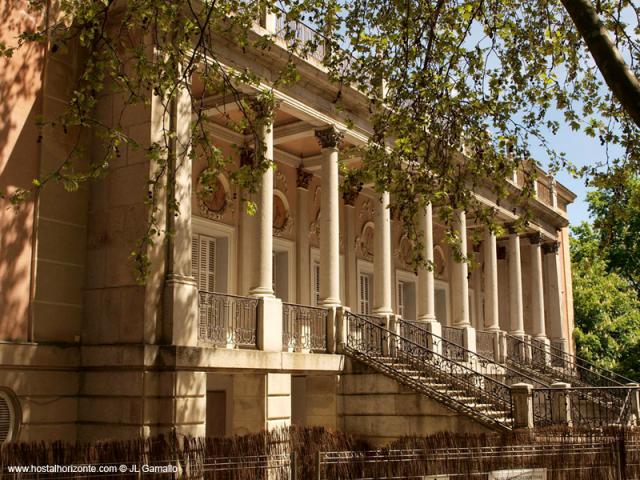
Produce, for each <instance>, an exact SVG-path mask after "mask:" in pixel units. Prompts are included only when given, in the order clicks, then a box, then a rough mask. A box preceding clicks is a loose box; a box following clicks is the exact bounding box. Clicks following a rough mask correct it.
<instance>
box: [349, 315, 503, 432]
mask: <svg viewBox="0 0 640 480" xmlns="http://www.w3.org/2000/svg"><path fill="white" fill-rule="evenodd" d="M345 323H346V325H345V328H346V341H345V345H344V351H345V353H346V354H347V355H349V356H350V357H352V358H354V359H355V360H358V361H360V362H362V363H364V364H366V365H368V366H369V367H371V368H373V369H374V370H376V371H378V372H380V373H382V374H384V375H387V376H389V377H390V378H393V379H394V380H396V381H397V382H398V383H400V384H402V385H404V386H405V387H407V388H410V389H411V390H413V391H415V392H417V393H420V394H422V395H425V396H427V397H430V398H432V399H434V400H436V401H438V402H440V403H442V404H443V405H444V406H446V407H447V408H450V409H451V410H453V411H456V412H458V413H461V414H463V415H467V416H469V417H471V418H473V419H474V420H476V421H478V422H479V423H481V424H483V425H485V426H487V427H489V428H491V429H493V430H498V431H505V430H511V429H512V426H513V405H512V398H511V389H510V387H509V386H508V385H506V384H504V383H502V382H501V381H499V380H497V379H495V378H492V377H491V376H488V375H485V374H483V373H481V372H480V371H478V370H477V369H474V368H471V367H470V366H468V365H465V364H464V363H462V362H457V361H455V360H451V359H449V358H446V357H445V356H443V355H440V354H438V353H436V352H435V351H433V350H430V349H428V348H426V347H425V346H423V345H419V344H418V343H416V342H414V341H412V340H410V339H408V338H405V337H404V336H401V335H399V334H398V333H395V332H393V331H391V330H389V329H387V328H386V327H385V326H383V325H381V324H380V319H379V318H377V317H371V316H364V315H356V314H353V313H350V312H346V314H345Z"/></svg>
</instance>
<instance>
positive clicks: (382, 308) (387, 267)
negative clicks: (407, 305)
mask: <svg viewBox="0 0 640 480" xmlns="http://www.w3.org/2000/svg"><path fill="white" fill-rule="evenodd" d="M373 270H374V273H373V280H374V282H373V283H374V287H373V311H374V313H376V314H389V313H392V311H393V310H392V309H391V289H392V288H393V285H392V284H391V212H390V211H389V192H383V193H382V194H381V195H380V198H379V201H378V202H376V220H375V235H374V245H373Z"/></svg>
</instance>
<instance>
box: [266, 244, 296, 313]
mask: <svg viewBox="0 0 640 480" xmlns="http://www.w3.org/2000/svg"><path fill="white" fill-rule="evenodd" d="M271 278H272V280H273V292H274V294H275V296H276V297H278V298H279V299H280V300H282V301H284V302H288V301H290V300H292V299H291V298H290V295H289V253H288V252H287V251H275V252H273V265H272V267H271Z"/></svg>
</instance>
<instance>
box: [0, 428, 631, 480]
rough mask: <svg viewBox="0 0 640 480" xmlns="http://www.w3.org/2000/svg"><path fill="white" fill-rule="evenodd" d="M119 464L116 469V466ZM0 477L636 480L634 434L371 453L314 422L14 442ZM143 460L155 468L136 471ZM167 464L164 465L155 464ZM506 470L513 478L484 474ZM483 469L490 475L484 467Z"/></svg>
mask: <svg viewBox="0 0 640 480" xmlns="http://www.w3.org/2000/svg"><path fill="white" fill-rule="evenodd" d="M32 465H35V466H52V465H61V466H71V465H75V466H101V467H105V466H112V467H113V468H114V469H115V470H114V471H112V472H102V473H86V472H85V473H83V472H75V473H74V472H64V473H25V472H23V473H10V472H9V468H10V467H11V468H15V467H16V466H32ZM123 465H124V466H125V467H126V469H127V470H126V471H120V468H121V466H123ZM0 466H1V472H2V473H1V474H0V478H2V479H5V478H6V479H25V480H26V479H49V478H55V479H58V480H59V479H84V478H104V479H141V478H145V479H156V478H157V479H178V478H185V479H216V480H258V479H259V480H285V479H286V480H301V479H304V480H307V479H311V480H317V479H320V480H323V479H326V480H329V479H331V480H333V479H345V480H347V479H350V480H356V479H362V480H364V479H391V478H396V479H398V478H403V479H404V478H419V479H424V478H451V479H454V478H455V479H467V478H468V479H492V478H538V477H531V476H526V477H523V476H521V475H522V472H526V471H530V470H532V469H543V470H544V471H545V472H546V477H543V478H547V479H549V480H565V479H567V480H569V479H577V480H582V479H585V480H586V479H589V480H609V479H612V480H613V479H615V480H618V479H624V480H627V479H628V480H631V479H637V478H640V431H638V430H622V429H599V430H591V431H581V430H576V429H573V430H569V429H539V430H535V431H528V432H514V433H509V434H484V435H474V434H448V433H443V434H438V435H431V436H427V437H406V438H402V439H400V440H397V441H395V442H393V443H391V444H389V445H388V446H387V447H385V448H382V449H377V450H374V449H372V447H371V445H368V444H367V443H366V442H364V441H361V440H358V439H357V438H355V437H354V436H351V435H347V434H344V433H340V432H331V431H328V430H325V429H323V428H298V427H291V428H289V429H281V430H275V431H271V432H261V433H257V434H251V435H246V436H241V437H232V438H185V437H177V436H175V435H171V436H159V437H155V438H152V439H140V440H129V441H109V442H100V443H93V444H68V443H63V442H55V443H44V442H38V443H18V444H6V445H3V446H2V447H1V448H0ZM144 466H147V470H149V467H151V470H153V469H154V468H155V469H156V471H145V470H144V468H143V467H144ZM160 467H171V468H170V470H171V471H170V472H161V471H157V469H158V468H160ZM497 471H511V472H513V476H509V474H506V476H499V477H498V476H491V475H493V474H494V473H495V472H497ZM492 472H493V473H492Z"/></svg>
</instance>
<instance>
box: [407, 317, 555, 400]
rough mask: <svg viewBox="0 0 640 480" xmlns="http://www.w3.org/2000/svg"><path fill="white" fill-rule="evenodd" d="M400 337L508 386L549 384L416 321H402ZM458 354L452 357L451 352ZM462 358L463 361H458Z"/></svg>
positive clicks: (543, 386)
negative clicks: (451, 340)
mask: <svg viewBox="0 0 640 480" xmlns="http://www.w3.org/2000/svg"><path fill="white" fill-rule="evenodd" d="M400 335H401V336H403V337H405V338H407V339H409V340H411V341H413V342H415V343H417V344H418V345H421V346H423V347H425V348H427V349H430V350H433V349H435V350H436V351H437V352H438V351H439V352H442V355H443V356H445V357H447V358H449V359H451V360H454V361H465V362H467V363H466V365H467V366H469V367H470V368H472V369H473V370H474V371H476V372H478V373H481V374H483V375H487V376H489V377H491V378H494V379H497V380H499V381H501V382H502V383H505V384H507V385H513V384H515V383H528V384H530V385H533V386H534V387H538V388H545V387H548V386H549V384H547V383H545V382H542V381H540V380H538V379H536V378H534V377H532V376H530V375H527V374H525V373H522V372H521V371H519V370H515V369H513V368H511V367H510V366H508V365H504V364H502V363H499V362H497V361H495V360H494V359H493V358H490V357H487V356H485V355H482V353H480V352H477V353H476V352H473V351H471V350H469V349H467V348H464V347H461V346H459V345H454V344H452V343H451V342H449V341H448V340H446V339H444V338H442V337H439V336H438V335H436V334H434V333H431V332H430V331H428V330H427V329H426V327H425V326H424V324H421V323H420V322H416V321H408V320H400ZM452 351H454V352H456V354H455V356H452V355H451V354H450V352H452ZM455 357H460V358H461V359H462V360H457V359H456V358H455Z"/></svg>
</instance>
